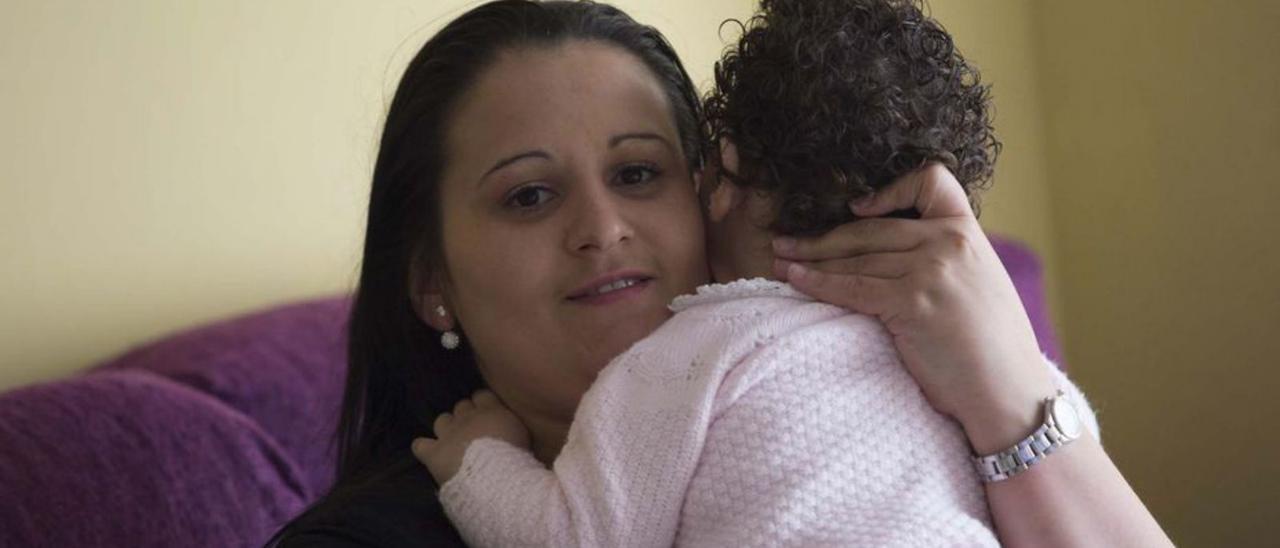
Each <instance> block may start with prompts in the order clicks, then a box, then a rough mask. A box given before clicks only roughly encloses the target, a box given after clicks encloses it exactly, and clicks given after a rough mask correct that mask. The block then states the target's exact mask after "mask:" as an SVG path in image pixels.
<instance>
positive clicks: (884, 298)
mask: <svg viewBox="0 0 1280 548" xmlns="http://www.w3.org/2000/svg"><path fill="white" fill-rule="evenodd" d="M785 274H786V277H785V278H783V279H785V280H786V281H788V282H790V283H791V285H792V286H793V287H795V288H796V289H798V290H800V292H802V293H804V294H806V295H809V296H810V297H813V298H815V299H817V300H819V301H823V302H827V303H831V304H834V305H836V306H841V307H844V308H847V309H849V310H852V311H854V312H860V313H862V314H868V315H872V316H877V315H879V314H881V313H882V312H885V311H886V310H889V309H890V308H889V306H890V304H891V303H890V302H889V299H890V298H892V296H893V295H895V294H896V292H895V291H894V284H895V283H896V281H895V280H892V279H886V278H877V277H874V276H866V275H859V274H836V273H830V272H822V271H820V270H814V269H812V268H808V267H806V266H804V265H802V264H800V263H789V264H788V265H787V270H786V272H785Z"/></svg>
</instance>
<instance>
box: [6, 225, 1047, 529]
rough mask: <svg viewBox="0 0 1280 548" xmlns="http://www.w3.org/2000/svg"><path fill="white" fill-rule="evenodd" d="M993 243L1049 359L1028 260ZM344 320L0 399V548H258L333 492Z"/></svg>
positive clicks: (1036, 275)
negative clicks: (37, 547)
mask: <svg viewBox="0 0 1280 548" xmlns="http://www.w3.org/2000/svg"><path fill="white" fill-rule="evenodd" d="M994 243H995V244H996V250H997V251H998V252H999V254H1000V257H1001V259H1002V260H1003V261H1004V263H1005V266H1006V268H1007V269H1008V270H1009V272H1010V274H1011V276H1012V277H1013V279H1014V283H1015V285H1017V287H1018V291H1019V293H1020V295H1021V297H1022V300H1023V302H1024V303H1025V304H1026V306H1027V311H1028V314H1029V315H1030V317H1031V320H1032V324H1033V326H1034V327H1035V330H1036V335H1037V336H1038V337H1039V339H1040V345H1041V348H1042V350H1044V351H1045V353H1046V354H1048V355H1049V356H1050V357H1053V358H1058V349H1057V343H1056V341H1055V339H1054V336H1053V331H1052V327H1051V325H1050V323H1049V319H1048V315H1047V313H1046V310H1045V306H1044V298H1043V292H1042V288H1041V270H1040V264H1039V261H1038V260H1037V259H1036V257H1035V256H1034V255H1033V254H1032V253H1031V252H1030V251H1029V250H1028V249H1027V248H1025V247H1024V246H1022V245H1019V244H1016V243H1013V242H1010V241H1007V240H996V241H995V242H994ZM348 311H349V302H348V300H347V299H346V298H341V297H338V298H329V299H321V300H315V301H309V302H304V303H300V304H293V305H288V306H283V307H277V308H273V309H270V310H267V311H264V312H259V313H256V314H251V315H247V316H243V317H239V318H235V319H232V320H228V321H224V322H220V323H216V324H212V325H206V326H202V327H197V328H195V329H192V330H189V331H186V332H183V333H179V334H177V335H172V336H170V337H167V338H164V339H162V340H159V341H157V342H154V343H151V344H148V345H145V346H143V347H140V348H137V349H135V350H132V351H130V352H127V353H125V354H124V355H122V356H120V357H117V358H115V359H112V360H110V361H109V362H106V363H103V364H100V365H98V366H95V367H93V368H90V369H89V370H88V371H87V372H85V373H83V374H79V375H76V376H74V377H70V378H67V379H63V380H59V381H54V382H49V383H43V384H38V385H33V386H27V387H22V388H18V389H15V390H11V391H9V392H7V393H4V394H0V546H2V547H9V546H77V547H79V546H131V547H133V546H137V547H145V546H184V547H185V546H261V545H262V543H263V542H264V541H265V540H266V539H267V538H268V537H269V536H270V535H271V534H272V533H273V532H274V531H275V529H276V528H277V527H278V526H279V525H281V524H283V523H284V522H285V521H288V520H289V519H290V518H291V517H292V516H294V515H296V514H297V513H298V512H300V511H302V509H303V508H305V507H306V505H307V504H308V503H309V502H310V501H312V500H314V499H315V498H316V497H318V496H319V495H320V494H322V493H323V492H324V491H325V489H327V488H328V486H329V484H330V483H331V481H332V475H333V460H334V455H335V450H334V449H335V448H334V447H333V446H332V444H331V438H332V432H333V430H334V427H335V425H336V423H337V417H338V409H339V404H340V401H341V397H342V382H343V377H344V374H345V365H344V363H345V360H344V350H345V348H344V347H345V332H344V327H345V322H346V316H347V313H348Z"/></svg>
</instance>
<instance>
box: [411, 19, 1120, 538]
mask: <svg viewBox="0 0 1280 548" xmlns="http://www.w3.org/2000/svg"><path fill="white" fill-rule="evenodd" d="M988 108H989V101H988V92H987V88H986V87H985V86H982V85H980V84H979V82H978V76H977V73H976V72H975V71H974V70H973V69H972V68H971V67H970V66H969V65H968V64H967V63H966V62H965V61H964V59H963V58H961V57H960V56H959V54H958V53H957V52H956V51H955V49H954V48H953V46H952V42H951V38H950V36H948V35H947V34H946V32H945V31H944V30H942V28H941V27H940V26H939V25H938V24H937V23H936V22H934V21H932V20H930V19H929V18H927V17H926V16H925V15H924V14H923V13H922V12H921V10H920V8H919V6H918V5H917V2H915V1H909V0H764V1H763V2H762V5H761V11H760V13H759V14H758V15H757V16H756V17H754V18H752V19H751V20H750V21H748V22H747V24H746V25H745V26H744V34H743V36H742V38H741V39H740V41H739V42H738V44H737V46H736V48H734V49H733V50H732V51H729V52H728V53H727V54H726V55H725V57H724V59H723V60H722V61H721V62H720V63H719V64H717V66H716V88H715V90H713V92H712V93H711V95H710V96H709V97H708V99H707V100H706V110H707V118H708V122H709V124H710V128H711V131H712V136H713V137H714V138H716V140H717V141H718V142H719V143H720V145H721V146H720V154H719V158H718V162H717V164H718V165H717V167H716V171H717V173H718V176H717V177H714V178H715V179H717V181H716V182H714V183H707V184H704V185H702V188H700V189H699V195H700V198H701V199H702V202H703V205H704V206H705V210H706V219H707V242H708V262H709V264H710V267H711V272H712V275H713V277H714V279H715V280H716V281H717V282H720V283H718V284H711V285H707V286H703V287H700V288H698V290H697V293H696V294H694V295H686V296H682V297H679V298H677V299H676V300H675V301H674V302H673V303H672V304H671V310H672V311H673V312H675V315H674V316H673V317H672V318H671V319H670V320H669V321H668V322H666V323H665V324H664V325H662V326H661V327H659V328H658V329H657V330H656V331H655V332H654V333H653V334H651V335H650V336H648V337H647V338H645V339H644V340H642V341H640V342H638V343H636V344H635V345H634V346H633V347H632V348H631V349H629V350H628V351H627V352H626V353H624V354H623V355H621V356H619V357H617V358H616V359H614V360H613V361H612V362H611V363H610V364H609V365H608V366H607V367H606V368H605V369H604V370H602V371H601V372H600V374H599V376H598V378H597V380H596V382H595V383H594V384H593V385H592V387H591V389H590V390H589V391H587V393H586V394H585V395H584V396H583V398H582V400H581V403H580V404H579V407H578V410H577V414H576V415H575V418H574V422H573V425H572V427H571V430H570V432H569V436H568V440H567V442H566V444H565V446H564V448H563V450H562V452H561V453H560V455H559V456H558V457H557V458H556V460H555V462H554V465H553V467H552V469H551V470H548V469H547V468H546V467H545V466H543V464H542V463H541V462H539V461H538V460H537V459H535V458H534V456H533V455H532V453H530V451H529V450H528V447H527V440H528V438H527V434H522V433H521V431H522V430H523V427H522V426H521V425H520V423H519V422H518V421H517V420H516V419H515V417H514V415H511V414H510V413H509V412H505V410H503V409H502V408H501V404H500V403H498V402H497V400H496V398H494V397H493V396H492V395H491V394H484V395H481V396H478V397H477V398H476V399H475V402H474V408H475V409H479V411H475V410H471V411H463V412H460V413H459V417H457V418H456V419H455V420H458V421H460V420H463V419H464V417H463V416H462V415H464V414H466V413H470V414H472V415H473V416H483V417H485V419H484V420H485V421H487V422H485V423H483V424H476V423H475V422H474V421H473V422H472V424H470V425H468V426H467V428H466V429H465V432H459V431H452V430H450V429H448V428H442V429H441V431H438V432H436V434H437V436H438V437H439V439H440V440H441V441H439V442H435V443H434V444H432V443H427V444H425V445H420V446H418V447H415V453H416V454H417V455H418V456H419V458H421V459H422V460H423V461H424V462H425V463H426V464H427V465H428V467H429V468H430V469H431V472H432V474H433V475H435V477H436V479H437V480H438V481H439V482H440V484H441V490H440V498H441V501H442V503H443V505H444V508H445V511H446V512H447V513H448V515H449V517H450V518H451V519H452V521H453V523H454V524H455V525H456V526H457V528H458V530H459V532H460V533H461V534H462V536H463V538H464V539H465V540H466V541H467V542H468V543H470V544H472V545H475V546H518V545H520V546H523V545H538V546H663V547H666V546H672V545H696V546H746V545H750V546H756V545H792V546H814V545H839V546H846V545H865V544H872V545H915V546H924V545H928V546H933V545H966V546H969V545H974V546H995V545H998V542H997V539H996V536H995V534H994V533H993V531H992V528H991V524H990V520H989V516H988V515H987V506H986V501H985V498H984V495H983V488H982V484H981V482H980V481H979V478H978V476H977V474H976V472H975V471H974V469H973V466H972V464H971V459H970V450H969V445H968V443H967V441H966V439H965V436H964V433H963V432H962V431H961V429H960V427H959V426H958V425H957V424H956V423H955V422H953V421H952V420H950V419H948V418H947V417H945V416H943V415H941V414H939V413H938V412H937V411H935V410H934V409H932V408H931V407H930V406H929V403H928V402H927V401H926V399H925V397H924V395H923V394H922V393H921V391H920V389H919V387H918V386H917V385H916V383H915V382H914V380H913V379H912V378H911V377H910V375H909V374H908V373H907V372H906V370H905V368H904V367H903V366H902V364H901V362H900V358H899V357H898V355H897V352H896V351H895V349H894V346H893V341H892V340H891V339H890V336H889V335H888V333H887V332H886V331H885V330H884V328H883V327H882V326H881V324H880V323H879V322H878V321H877V320H875V319H874V318H871V317H868V316H862V315H857V314H852V313H850V312H849V311H847V310H844V309H841V308H838V307H834V306H831V305H827V304H823V303H819V302H816V301H814V300H812V299H811V298H809V297H807V296H805V295H804V294H802V293H799V292H797V291H796V290H794V289H792V288H791V287H790V286H789V285H787V284H785V283H781V282H777V281H770V280H769V279H768V278H770V277H772V264H773V255H772V253H771V251H770V250H771V248H770V242H771V240H772V238H773V237H774V236H777V235H801V236H808V235H815V234H821V233H823V232H825V231H827V230H830V229H831V228H834V227H836V226H838V225H840V224H844V223H847V222H850V221H853V220H855V219H854V216H853V214H852V213H851V212H850V209H849V206H848V204H849V202H850V201H854V200H857V199H859V198H863V197H866V196H870V195H871V194H873V193H874V192H875V191H876V190H877V189H880V188H883V187H884V186H887V185H888V184H889V183H890V182H891V181H893V180H894V179H896V178H898V177H900V176H902V175H904V174H906V173H908V172H911V171H913V170H915V169H918V168H920V167H922V166H924V165H925V164H927V163H930V162H936V163H940V164H942V165H944V166H946V167H947V168H948V169H949V170H950V171H951V172H952V173H953V174H954V175H955V176H956V178H957V179H958V180H959V181H960V182H961V184H962V185H963V186H964V188H965V191H966V193H969V192H970V191H972V190H974V189H976V188H977V187H978V185H980V184H981V183H983V182H984V181H986V180H987V179H989V178H990V175H991V169H992V163H993V162H994V156H995V153H996V151H997V149H998V144H997V143H996V141H995V139H994V137H993V134H992V129H991V123H990V115H989V112H988ZM886 275H888V274H886ZM1047 366H1048V367H1052V364H1047ZM1055 371H1056V369H1055ZM1057 379H1058V381H1059V385H1060V386H1061V387H1062V388H1063V389H1064V390H1066V391H1067V392H1068V393H1070V394H1071V395H1072V396H1073V397H1075V399H1076V401H1077V405H1078V406H1079V407H1082V408H1084V409H1085V411H1084V414H1085V415H1086V416H1085V417H1084V418H1085V422H1086V423H1088V424H1089V425H1090V426H1091V427H1092V428H1093V430H1094V432H1095V435H1096V423H1094V422H1093V419H1092V413H1091V411H1089V410H1088V408H1087V404H1085V403H1084V402H1083V399H1082V397H1081V396H1080V394H1079V392H1078V391H1077V390H1076V389H1075V387H1074V386H1072V385H1071V384H1070V383H1069V382H1068V381H1067V380H1066V379H1065V377H1062V376H1061V375H1060V374H1059V375H1057ZM458 436H463V437H464V438H463V439H459V438H458ZM446 443H453V444H454V446H455V447H456V446H457V444H458V443H469V445H468V446H467V448H466V450H465V454H464V456H463V457H462V459H461V464H460V466H457V468H456V470H455V469H451V468H450V467H449V466H446V465H443V464H442V459H440V458H437V456H438V455H436V454H434V452H435V451H437V449H438V448H439V447H440V446H442V445H443V444H446ZM455 466H456V465H455Z"/></svg>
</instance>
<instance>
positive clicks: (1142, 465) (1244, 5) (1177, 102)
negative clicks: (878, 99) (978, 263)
mask: <svg viewBox="0 0 1280 548" xmlns="http://www.w3.org/2000/svg"><path fill="white" fill-rule="evenodd" d="M1036 7H1037V8H1038V9H1037V14H1036V15H1037V24H1038V27H1039V28H1040V29H1041V30H1042V34H1041V35H1040V40H1039V45H1040V47H1041V51H1042V53H1043V55H1042V56H1041V57H1040V62H1039V65H1040V67H1041V74H1042V75H1043V81H1042V86H1043V88H1042V89H1044V90H1045V91H1044V98H1045V106H1046V110H1045V112H1046V121H1047V124H1046V129H1047V132H1048V138H1047V143H1048V145H1049V150H1050V151H1051V152H1050V155H1049V167H1050V169H1049V172H1050V173H1051V177H1050V182H1051V183H1052V184H1051V196H1052V200H1051V203H1052V204H1053V220H1054V227H1053V228H1054V237H1055V243H1056V246H1057V247H1056V250H1057V252H1058V259H1059V261H1058V265H1059V270H1058V276H1059V280H1060V281H1061V289H1062V296H1063V302H1064V304H1065V306H1064V307H1063V310H1062V315H1061V317H1062V318H1063V320H1064V322H1063V324H1064V325H1065V327H1066V334H1067V339H1066V350H1067V357H1068V360H1069V361H1071V363H1072V372H1073V373H1074V374H1075V375H1076V376H1077V377H1078V378H1079V380H1081V381H1082V382H1083V383H1084V384H1085V385H1086V387H1087V388H1088V390H1089V392H1090V394H1092V396H1093V401H1094V402H1095V403H1097V405H1098V407H1099V408H1100V409H1101V413H1102V414H1101V417H1100V418H1101V420H1102V422H1103V440H1104V442H1106V446H1107V447H1108V448H1109V450H1110V452H1111V454H1112V456H1113V457H1114V458H1115V459H1116V460H1117V461H1118V462H1119V464H1120V466H1121V467H1122V469H1123V470H1124V472H1125V473H1126V474H1127V475H1128V477H1129V479H1130V481H1131V483H1132V484H1133V485H1134V487H1135V488H1136V489H1137V491H1138V493H1139V494H1141V495H1142V497H1143V498H1144V499H1145V500H1146V502H1147V504H1148V506H1149V507H1150V508H1151V509H1152V510H1153V511H1154V512H1155V514H1156V517H1157V518H1159V519H1160V521H1161V522H1162V523H1163V524H1164V526H1165V527H1166V529H1167V530H1168V531H1169V533H1170V534H1171V535H1172V536H1173V539H1174V541H1175V542H1178V543H1180V544H1186V545H1188V546H1263V545H1271V546H1274V545H1276V542H1277V541H1276V537H1275V533H1274V527H1275V525H1276V523H1275V521H1276V518H1280V425H1277V418H1278V417H1280V396H1278V395H1277V393H1276V392H1277V389H1280V369H1278V368H1277V364H1280V336H1277V334H1276V333H1275V330H1276V329H1277V328H1280V252H1278V251H1277V249H1276V248H1277V244H1278V243H1280V241H1278V239H1277V238H1280V214H1278V213H1277V211H1276V209H1277V208H1278V207H1280V176H1278V175H1277V173H1280V172H1278V171H1277V169H1276V165H1277V164H1276V158H1277V151H1278V150H1280V60H1278V59H1277V55H1280V30H1277V29H1280V3H1277V2H1275V1H1273V0H1231V1H1229V2H1211V1H1209V0H1194V1H1192V0H1189V1H1179V2H1172V1H1168V0H1125V1H1123V2H1113V1H1110V0H1074V1H1072V2H1040V3H1037V4H1036Z"/></svg>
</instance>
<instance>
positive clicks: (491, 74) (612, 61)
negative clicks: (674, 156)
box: [449, 41, 679, 163]
mask: <svg viewBox="0 0 1280 548" xmlns="http://www.w3.org/2000/svg"><path fill="white" fill-rule="evenodd" d="M626 133H657V134H659V135H663V136H664V137H666V138H668V139H670V140H671V141H672V142H679V139H678V136H677V131H676V128H675V121H674V117H673V116H672V113H671V109H670V106H669V103H668V101H667V97H666V94H665V93H664V92H663V88H662V86H661V84H659V83H658V81H657V79H656V78H655V77H654V75H653V73H652V71H650V70H649V69H648V67H646V66H645V65H644V63H643V62H641V61H640V60H639V59H638V58H637V57H635V56H634V55H632V54H631V53H629V52H627V51H625V50H623V49H621V48H618V47H615V46H612V45H608V44H603V43H599V42H586V41H571V42H566V43H564V44H560V45H555V46H547V47H533V48H523V49H519V50H513V51H508V52H505V53H504V54H503V55H501V56H500V57H499V59H498V60H497V61H495V63H494V64H493V65H492V66H491V67H489V68H488V69H487V70H485V71H484V72H483V73H482V74H481V76H480V78H479V79H478V80H477V82H476V84H475V86H473V87H472V89H471V90H470V91H469V92H468V93H467V95H466V96H465V97H464V99H463V100H462V101H461V102H460V103H459V105H458V108H457V110H456V111H455V113H454V117H453V120H452V124H451V127H450V131H449V135H450V138H449V141H450V148H451V152H453V155H452V157H453V159H455V160H458V161H461V162H463V163H469V162H470V161H472V160H478V159H479V158H472V157H473V156H485V157H487V156H501V155H503V154H504V153H509V152H513V151H514V152H519V151H518V150H516V149H522V148H548V147H549V148H553V149H554V148H556V147H557V146H558V144H565V145H567V142H568V141H574V142H579V143H583V142H593V143H599V144H600V145H601V146H603V145H606V144H607V142H608V140H609V139H610V138H611V137H613V136H616V135H619V134H626Z"/></svg>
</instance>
